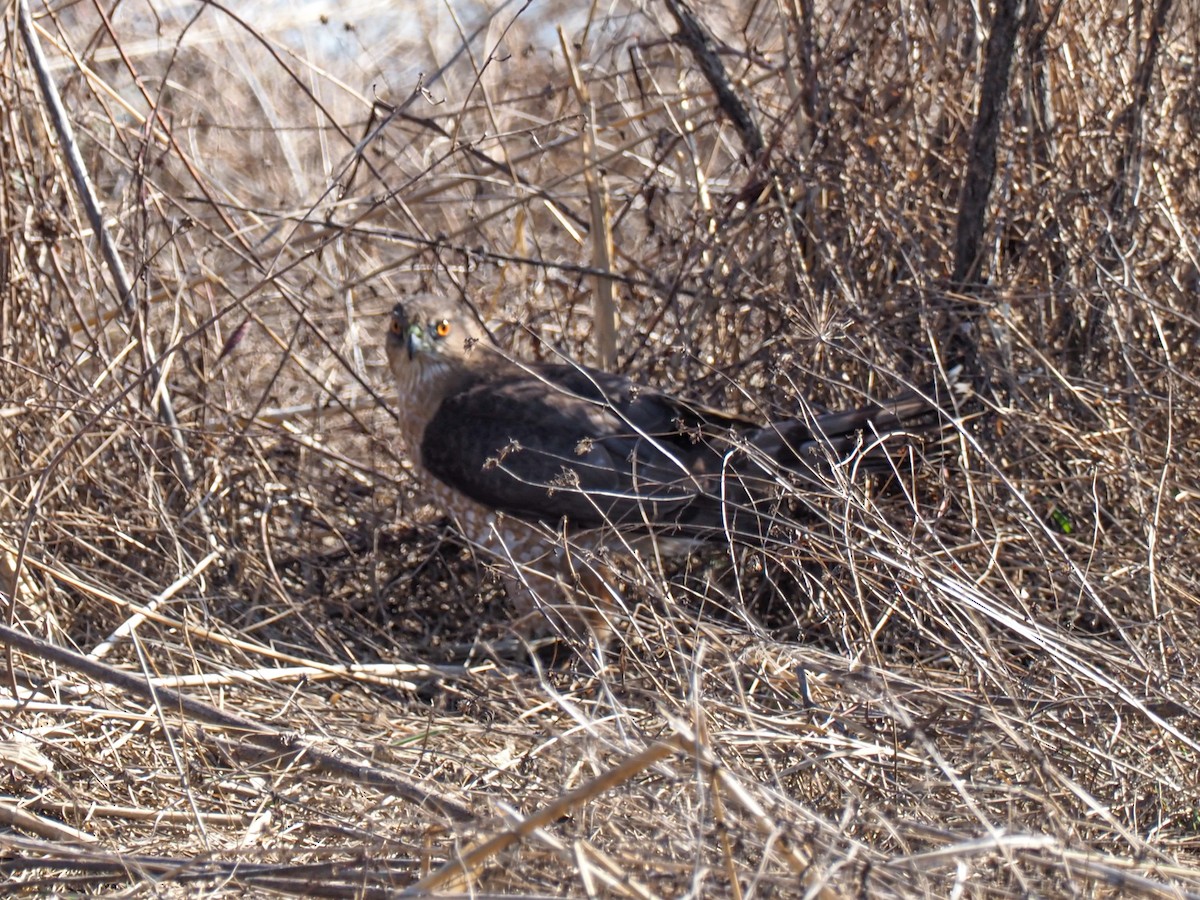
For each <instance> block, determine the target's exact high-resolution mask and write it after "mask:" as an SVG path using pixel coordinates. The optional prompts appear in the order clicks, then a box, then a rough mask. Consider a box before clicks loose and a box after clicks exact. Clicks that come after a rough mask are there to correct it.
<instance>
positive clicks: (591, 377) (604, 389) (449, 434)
mask: <svg viewBox="0 0 1200 900" xmlns="http://www.w3.org/2000/svg"><path fill="white" fill-rule="evenodd" d="M717 415H718V414H713V416H714V418H715V417H716V416H717ZM728 421H729V422H731V423H732V422H736V421H737V420H734V419H729V420H728ZM711 427H712V423H711V422H710V420H709V419H706V418H704V417H702V416H701V415H700V414H699V413H697V412H696V408H693V407H689V406H687V405H686V404H682V403H679V402H676V401H675V400H674V399H673V398H671V397H669V396H668V395H665V394H661V393H659V392H656V391H652V390H650V389H648V388H646V389H643V388H640V387H639V386H638V385H636V384H634V383H633V382H631V381H629V380H628V379H625V378H622V377H620V376H615V375H609V374H606V373H602V372H595V371H593V370H589V369H583V368H580V367H572V366H543V367H539V368H537V369H533V368H530V369H528V370H521V371H519V372H515V373H507V374H504V375H502V376H500V377H497V378H491V379H487V380H481V381H478V382H476V383H474V384H472V385H470V386H468V387H467V388H466V389H465V390H463V391H461V392H459V393H458V394H455V395H454V396H451V397H448V398H447V399H446V400H444V401H443V402H442V404H441V406H440V407H439V409H438V411H437V413H436V414H435V415H434V417H433V419H432V420H431V421H430V423H429V425H428V427H427V428H426V430H425V435H424V438H423V440H422V442H421V459H422V462H423V464H424V465H425V467H426V468H427V469H429V471H430V472H431V473H432V474H433V475H434V476H436V477H437V478H438V479H440V480H441V481H442V482H444V483H445V484H447V485H449V486H451V487H453V488H455V489H456V490H459V491H461V492H462V493H464V494H466V495H468V496H469V497H471V498H472V499H474V500H476V501H477V502H479V503H482V504H484V505H486V506H489V507H492V508H495V509H498V510H501V511H503V512H506V513H508V514H510V515H514V516H518V517H520V518H524V519H529V520H540V521H544V522H547V523H551V524H555V523H557V522H558V521H559V520H560V519H562V518H563V517H566V518H567V519H568V520H569V521H570V522H571V524H573V525H576V526H583V527H592V526H598V525H602V524H605V523H615V524H620V525H647V526H649V525H659V524H671V523H674V522H677V521H678V520H679V518H680V517H681V516H682V515H683V513H684V510H685V509H686V508H687V507H688V506H689V505H690V504H692V503H694V502H696V501H697V500H698V499H700V498H702V497H705V495H706V494H707V493H708V491H709V488H710V483H711V480H712V479H711V473H712V471H713V470H714V469H719V467H720V461H721V455H720V453H719V451H717V450H715V449H713V448H712V447H711V446H709V444H708V443H706V442H705V441H704V440H703V439H702V437H703V433H704V431H705V430H706V429H711Z"/></svg>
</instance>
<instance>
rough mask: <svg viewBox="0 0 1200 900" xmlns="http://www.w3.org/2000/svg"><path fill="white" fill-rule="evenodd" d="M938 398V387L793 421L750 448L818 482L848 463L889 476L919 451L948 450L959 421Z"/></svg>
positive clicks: (763, 433) (761, 435)
mask: <svg viewBox="0 0 1200 900" xmlns="http://www.w3.org/2000/svg"><path fill="white" fill-rule="evenodd" d="M950 374H951V388H952V390H953V391H954V392H955V393H961V392H962V391H963V390H965V387H964V386H962V385H959V384H957V383H956V382H955V381H954V380H953V379H954V376H955V375H956V374H957V372H956V371H952V372H951V373H950ZM942 393H943V396H944V392H942ZM938 394H939V390H938V387H937V385H929V386H927V387H926V388H925V389H924V390H912V391H905V392H904V393H902V394H899V395H897V396H896V397H893V398H891V399H890V400H886V401H883V402H881V403H878V404H873V405H870V406H863V407H859V408H857V409H852V410H847V411H846V412H835V413H824V414H821V415H815V416H811V417H809V418H804V419H787V420H785V421H782V422H776V423H773V424H772V425H769V426H767V427H766V428H763V429H761V430H760V431H759V432H758V433H756V434H755V435H753V436H752V437H751V440H750V444H751V446H753V447H754V448H755V449H756V450H758V451H760V452H761V453H763V454H765V455H766V456H767V457H769V458H770V459H771V460H773V461H774V462H775V463H776V464H778V465H779V466H781V467H783V468H785V469H788V470H790V471H793V472H797V473H799V474H801V475H807V476H810V477H814V478H820V479H823V478H826V477H828V475H829V474H830V472H831V471H832V469H833V467H834V466H835V465H837V464H839V463H841V462H844V461H853V464H854V465H855V467H856V468H857V469H858V470H860V471H863V470H865V471H889V470H891V469H892V468H893V467H894V465H895V464H896V463H897V462H898V461H899V460H900V459H902V458H903V457H904V456H905V455H906V454H907V453H908V452H909V451H910V450H911V449H913V448H914V447H921V448H929V449H930V450H934V451H936V450H937V448H939V447H942V446H943V445H944V443H945V442H944V438H945V437H946V436H947V435H948V433H949V432H950V431H951V430H952V428H953V423H954V417H953V415H952V414H951V413H950V412H948V411H947V410H945V409H944V408H943V406H942V405H941V404H939V403H938V402H936V400H935V399H934V398H936V397H937V396H938Z"/></svg>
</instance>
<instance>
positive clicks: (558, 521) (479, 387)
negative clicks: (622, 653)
mask: <svg viewBox="0 0 1200 900" xmlns="http://www.w3.org/2000/svg"><path fill="white" fill-rule="evenodd" d="M387 356H388V362H389V365H390V367H391V370H392V373H393V374H394V375H395V377H396V383H397V386H398V388H399V396H400V408H399V412H400V425H401V429H402V433H403V438H404V440H405V442H406V443H407V448H408V451H409V452H410V454H411V455H412V457H413V461H414V463H415V465H416V468H417V471H418V473H419V475H420V476H421V477H422V480H423V481H424V483H425V486H426V487H427V488H428V489H429V491H430V492H431V493H432V495H433V498H434V499H435V501H436V502H437V503H439V504H440V505H441V506H442V507H443V508H444V510H445V511H446V512H447V513H448V514H449V515H450V517H451V518H452V519H453V521H454V522H455V523H456V525H457V527H458V528H459V529H460V530H461V532H462V534H463V535H464V537H465V538H466V539H467V541H468V542H469V543H470V544H471V545H472V546H474V547H476V548H479V549H482V550H484V551H486V552H487V553H488V554H490V555H491V556H493V557H495V558H498V559H499V560H501V561H502V563H504V564H506V565H507V571H508V573H509V574H508V581H509V593H510V596H512V597H513V598H514V599H515V600H517V601H518V603H519V604H520V606H522V607H525V608H528V606H529V605H530V601H531V600H532V601H534V603H535V605H537V606H538V607H540V608H541V609H542V611H543V612H549V611H550V610H551V609H552V608H559V609H561V607H560V606H559V604H561V603H563V601H565V603H566V608H567V609H568V610H570V609H571V608H575V609H576V610H578V609H579V608H580V606H583V608H585V609H588V610H589V612H588V613H586V614H580V613H579V612H578V611H576V612H575V613H574V614H570V613H568V614H567V615H565V616H563V617H562V619H561V620H560V621H566V622H569V623H571V624H572V625H573V626H575V625H577V624H578V623H579V622H586V623H587V624H588V625H589V626H590V627H591V628H592V629H593V630H594V631H600V632H605V631H607V630H608V626H607V624H605V623H604V622H603V621H602V620H603V618H604V614H605V613H604V611H605V609H606V608H607V607H608V602H611V600H612V599H613V596H615V595H613V594H612V593H611V592H612V591H613V590H614V588H613V586H612V579H611V578H606V577H605V575H606V573H607V569H606V568H604V566H603V564H602V560H603V559H604V558H605V557H606V556H607V554H608V553H609V552H610V551H611V549H612V548H616V549H618V550H620V551H622V552H625V553H628V552H630V551H636V550H637V549H638V548H641V547H646V546H648V544H647V542H648V541H654V542H655V547H662V546H676V547H678V546H679V545H681V544H682V545H684V546H687V545H688V544H691V543H695V542H698V541H713V540H731V539H733V540H744V539H752V538H753V536H754V534H755V533H756V532H757V529H758V528H760V527H761V526H762V524H763V522H762V519H763V516H764V513H763V512H762V511H761V509H760V507H761V506H764V505H766V504H768V503H769V502H771V499H772V497H773V496H774V495H775V494H776V493H777V491H776V490H775V489H774V487H773V486H774V485H777V484H778V483H779V480H780V479H779V473H780V471H781V470H782V471H785V472H787V473H788V474H789V477H792V478H793V480H799V481H801V482H803V480H808V481H809V482H810V483H811V484H812V486H813V487H814V488H815V487H816V485H818V484H827V482H826V481H825V479H826V477H827V475H828V473H829V472H830V471H831V468H832V466H833V465H834V461H835V460H840V461H843V462H847V463H848V464H852V465H854V466H857V467H858V468H860V469H889V468H891V467H892V466H893V465H894V464H895V457H896V453H897V450H896V448H895V447H894V446H893V444H897V443H898V444H899V445H900V447H901V449H902V448H903V447H904V446H907V445H909V444H911V441H909V440H907V438H908V437H910V436H911V434H912V433H913V431H921V430H929V429H931V428H938V427H941V426H940V423H941V422H942V421H943V420H942V419H940V418H939V416H940V414H939V411H938V410H937V409H936V408H935V407H934V406H933V405H932V404H931V403H930V402H929V400H928V399H926V397H924V396H923V395H922V394H920V393H918V392H910V393H906V394H903V395H901V396H899V397H897V398H894V399H892V400H890V401H887V402H885V403H882V404H880V405H877V406H870V407H864V408H862V409H856V410H852V411H850V412H843V413H829V414H823V415H816V416H810V417H807V418H795V419H788V420H784V421H781V422H775V423H773V424H769V425H762V424H759V423H755V422H752V421H749V420H747V419H743V418H741V417H739V416H735V415H729V414H727V413H723V412H719V411H717V410H713V409H709V408H707V407H704V406H700V405H698V404H694V403H690V402H688V401H686V400H683V399H681V398H679V397H676V396H673V395H670V394H666V393H663V392H661V391H657V390H654V389H651V388H649V387H645V386H643V385H640V384H637V383H635V382H634V381H632V380H630V379H628V378H626V377H624V376H621V375H613V374H609V373H606V372H600V371H597V370H595V369H590V368H587V367H584V366H579V365H573V364H567V363H561V364H559V363H555V364H548V363H536V364H526V363H521V362H518V361H515V360H513V359H510V358H508V357H507V356H505V355H504V354H503V353H501V352H500V351H499V350H498V349H497V348H495V347H494V346H493V345H491V344H490V343H489V342H488V341H487V339H486V338H485V337H484V335H483V333H482V330H481V329H480V328H478V327H477V326H476V325H475V323H474V322H473V320H472V319H471V318H470V317H468V316H467V315H464V314H463V313H462V312H461V311H460V310H459V309H458V308H456V306H454V305H452V304H450V303H448V302H446V301H443V300H439V299H436V298H430V297H421V298H414V299H409V300H406V301H404V302H402V303H399V304H397V305H396V307H395V308H394V309H393V310H392V316H391V322H390V330H389V333H388V337H387ZM906 429H912V431H908V430H906ZM897 436H899V437H900V440H898V441H897V440H895V438H896V437H897ZM889 437H891V438H893V440H891V441H887V440H885V439H887V438H889ZM580 582H582V586H583V588H584V589H585V591H586V592H587V593H590V594H592V595H593V598H594V599H593V604H586V603H583V604H576V603H575V598H574V597H573V593H574V590H575V588H576V587H577V586H578V585H579V583H580ZM596 595H599V596H598V597H596ZM597 600H598V606H597V605H595V602H596V601H597ZM521 601H524V602H521ZM606 601H608V602H606ZM597 609H599V612H597ZM550 617H551V619H552V620H553V619H554V618H555V616H554V615H553V613H551V616H550Z"/></svg>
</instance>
